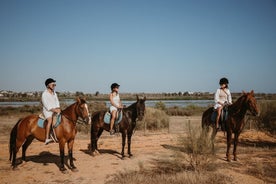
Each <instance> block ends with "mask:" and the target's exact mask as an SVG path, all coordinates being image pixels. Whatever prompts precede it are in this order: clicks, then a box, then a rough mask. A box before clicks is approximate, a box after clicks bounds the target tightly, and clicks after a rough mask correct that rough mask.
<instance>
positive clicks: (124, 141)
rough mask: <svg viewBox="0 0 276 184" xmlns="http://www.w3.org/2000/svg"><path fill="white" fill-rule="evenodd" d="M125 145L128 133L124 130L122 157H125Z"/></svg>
mask: <svg viewBox="0 0 276 184" xmlns="http://www.w3.org/2000/svg"><path fill="white" fill-rule="evenodd" d="M125 145H126V133H125V132H122V152H121V155H122V158H124V157H125Z"/></svg>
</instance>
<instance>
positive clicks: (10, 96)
mask: <svg viewBox="0 0 276 184" xmlns="http://www.w3.org/2000/svg"><path fill="white" fill-rule="evenodd" d="M57 93H58V97H59V99H60V100H70V99H75V98H77V97H85V98H86V99H87V100H89V101H106V100H108V99H109V94H100V93H97V92H96V93H95V94H92V93H82V92H75V93H69V92H57ZM41 94H42V92H26V93H17V92H12V91H3V90H2V91H0V102H7V101H9V102H25V101H40V100H41ZM231 94H232V98H233V100H235V99H237V98H238V97H240V96H241V95H242V93H231ZM137 96H139V98H143V97H146V99H147V100H212V99H214V94H212V93H208V92H195V93H188V92H185V93H182V92H178V93H137V94H136V93H120V97H121V99H122V100H136V98H137ZM255 96H256V98H257V99H261V100H276V93H275V94H266V93H256V94H255Z"/></svg>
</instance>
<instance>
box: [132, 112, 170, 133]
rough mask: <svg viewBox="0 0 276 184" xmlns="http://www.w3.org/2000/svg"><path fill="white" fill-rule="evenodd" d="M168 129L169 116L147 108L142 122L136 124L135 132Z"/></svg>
mask: <svg viewBox="0 0 276 184" xmlns="http://www.w3.org/2000/svg"><path fill="white" fill-rule="evenodd" d="M168 127H169V116H168V115H167V114H166V113H165V112H164V111H162V110H159V109H155V108H151V107H147V108H146V113H145V117H144V120H143V121H142V123H137V127H136V129H137V130H141V129H144V128H146V129H148V130H160V129H164V128H168Z"/></svg>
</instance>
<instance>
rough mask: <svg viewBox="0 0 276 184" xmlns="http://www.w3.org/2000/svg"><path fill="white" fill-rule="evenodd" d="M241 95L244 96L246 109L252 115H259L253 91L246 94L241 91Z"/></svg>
mask: <svg viewBox="0 0 276 184" xmlns="http://www.w3.org/2000/svg"><path fill="white" fill-rule="evenodd" d="M243 95H244V96H245V102H246V106H247V109H249V111H250V112H251V113H252V115H254V116H257V115H258V114H259V110H258V108H257V101H256V99H255V96H254V91H253V90H251V92H249V93H246V92H244V91H243Z"/></svg>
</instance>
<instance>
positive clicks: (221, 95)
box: [214, 88, 232, 109]
mask: <svg viewBox="0 0 276 184" xmlns="http://www.w3.org/2000/svg"><path fill="white" fill-rule="evenodd" d="M225 102H227V103H229V104H232V97H231V93H230V90H229V89H228V88H225V89H224V90H223V89H221V88H219V89H217V91H216V93H215V106H214V108H215V109H217V108H218V107H221V106H222V105H221V104H224V103H225Z"/></svg>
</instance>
